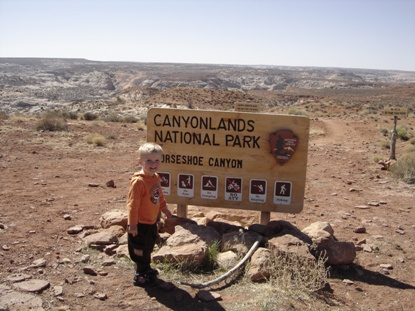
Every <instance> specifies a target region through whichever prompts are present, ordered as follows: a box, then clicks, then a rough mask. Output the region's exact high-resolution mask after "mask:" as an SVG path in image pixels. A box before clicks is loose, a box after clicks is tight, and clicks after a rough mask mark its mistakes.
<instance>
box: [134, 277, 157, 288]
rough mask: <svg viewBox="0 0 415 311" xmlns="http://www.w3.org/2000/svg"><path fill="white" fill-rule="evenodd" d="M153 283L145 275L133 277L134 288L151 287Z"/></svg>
mask: <svg viewBox="0 0 415 311" xmlns="http://www.w3.org/2000/svg"><path fill="white" fill-rule="evenodd" d="M152 283H153V279H152V278H151V277H150V276H149V275H147V274H135V275H134V282H133V284H134V286H141V287H145V286H148V285H151V284H152Z"/></svg>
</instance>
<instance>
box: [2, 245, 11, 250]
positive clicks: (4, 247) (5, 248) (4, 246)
mask: <svg viewBox="0 0 415 311" xmlns="http://www.w3.org/2000/svg"><path fill="white" fill-rule="evenodd" d="M1 249H2V250H4V251H8V250H10V247H8V246H7V245H3V246H2V247H1Z"/></svg>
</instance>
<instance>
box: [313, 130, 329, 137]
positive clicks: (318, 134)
mask: <svg viewBox="0 0 415 311" xmlns="http://www.w3.org/2000/svg"><path fill="white" fill-rule="evenodd" d="M324 135H326V132H325V131H324V129H322V128H311V129H310V137H316V136H324Z"/></svg>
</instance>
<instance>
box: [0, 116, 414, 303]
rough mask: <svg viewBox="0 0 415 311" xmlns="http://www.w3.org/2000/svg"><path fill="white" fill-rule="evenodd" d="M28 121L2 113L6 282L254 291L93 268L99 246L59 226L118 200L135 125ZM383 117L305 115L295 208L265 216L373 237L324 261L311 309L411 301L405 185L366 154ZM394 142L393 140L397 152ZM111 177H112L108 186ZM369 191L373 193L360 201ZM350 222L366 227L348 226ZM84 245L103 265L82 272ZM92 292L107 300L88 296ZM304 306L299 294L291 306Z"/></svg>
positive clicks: (144, 299)
mask: <svg viewBox="0 0 415 311" xmlns="http://www.w3.org/2000/svg"><path fill="white" fill-rule="evenodd" d="M400 122H404V123H406V124H409V125H410V126H412V128H413V126H414V123H415V122H414V119H413V118H412V119H406V120H403V121H400ZM34 123H35V121H34V120H26V119H24V120H22V119H9V120H1V121H0V176H1V186H0V223H1V224H2V227H4V229H0V247H2V249H0V283H2V284H8V285H10V283H9V282H8V281H7V277H8V276H10V275H11V274H14V273H19V272H24V273H27V274H30V275H32V276H33V277H34V278H40V279H46V280H48V281H49V282H50V283H51V288H50V289H48V290H45V291H43V292H42V293H40V294H38V295H39V296H40V297H41V298H42V300H43V302H44V308H45V309H47V310H58V309H59V308H60V309H61V310H66V309H67V310H93V309H95V308H99V309H100V310H189V311H190V310H235V309H236V306H237V303H239V302H241V301H243V300H244V299H248V298H249V297H250V295H252V294H251V293H246V292H245V293H240V292H238V291H237V289H236V287H237V285H234V286H230V287H225V288H223V289H221V290H219V291H218V293H219V294H220V295H221V300H220V301H214V302H201V301H199V300H198V299H197V298H196V297H195V294H196V292H197V291H196V290H193V289H190V288H189V287H185V286H182V285H180V284H177V282H175V280H166V281H172V282H173V283H175V285H177V286H178V288H177V289H176V290H173V291H163V290H161V289H158V288H151V289H147V290H146V289H142V288H137V287H134V286H132V283H131V276H132V267H131V266H128V265H127V264H122V263H117V264H115V265H112V266H108V267H102V262H103V261H104V260H105V259H106V257H107V255H105V254H103V253H100V252H96V251H91V250H86V249H84V248H83V247H82V243H81V240H80V238H79V237H77V236H72V235H69V234H67V232H66V230H67V229H68V228H69V227H72V226H74V225H79V224H82V225H94V226H99V217H100V215H102V214H103V213H105V212H106V211H109V210H112V209H116V208H124V206H125V198H126V192H127V187H128V183H129V178H130V176H131V175H132V173H133V172H134V171H135V170H136V169H137V166H136V160H135V158H136V153H135V150H136V149H137V147H138V145H139V144H140V142H142V141H144V140H145V139H146V137H145V132H143V131H138V130H137V128H136V126H135V125H134V124H120V123H105V122H101V121H91V122H87V121H71V123H70V124H69V130H68V131H67V132H55V133H49V132H38V131H36V130H34ZM383 127H385V128H391V127H392V121H391V120H390V118H386V117H379V118H377V119H373V118H368V117H361V118H356V117H353V118H350V119H348V118H347V117H343V118H341V119H340V118H325V119H316V118H314V119H312V120H311V132H312V136H311V138H310V143H309V155H308V169H307V183H306V197H305V205H304V210H303V212H302V213H300V214H296V215H291V214H272V215H271V219H275V220H277V219H282V220H288V221H290V222H291V223H293V224H294V225H296V226H298V227H299V228H303V227H305V226H308V225H309V224H311V223H313V222H315V221H320V220H321V221H328V222H330V223H331V225H332V226H333V228H334V230H335V236H336V237H337V239H338V240H341V241H352V242H355V243H357V242H358V241H363V240H366V244H367V245H371V247H372V251H371V252H368V251H359V252H358V254H357V258H356V261H355V265H354V266H352V267H349V269H333V271H331V277H330V278H329V286H328V287H327V289H326V291H324V292H322V293H321V297H324V299H320V300H319V302H316V303H314V304H313V306H312V307H313V308H316V306H317V308H318V309H321V310H415V302H414V300H413V297H414V294H415V291H414V289H415V287H414V286H415V268H414V262H415V251H414V249H413V242H414V238H415V226H414V219H415V215H414V208H413V206H414V203H413V200H414V198H415V187H414V185H408V184H405V183H402V182H398V181H396V180H394V179H393V178H392V177H391V176H390V173H389V172H388V171H382V170H380V166H379V165H378V164H377V163H375V161H374V158H375V157H378V158H384V159H387V158H388V156H389V151H388V150H386V149H382V148H381V147H380V144H379V142H380V141H382V140H384V139H385V138H384V137H382V136H381V134H380V131H379V129H380V128H383ZM89 133H100V134H102V135H104V136H106V137H111V138H112V139H109V140H108V141H107V145H106V146H105V147H94V146H93V145H88V144H87V143H85V140H84V137H85V136H86V135H87V134H89ZM313 133H318V134H320V135H317V134H313ZM406 144H407V143H406ZM404 146H405V143H403V142H398V146H397V156H398V157H399V154H400V152H402V149H403V148H404ZM109 180H114V181H115V184H116V188H109V187H106V182H107V181H109ZM90 183H96V184H99V186H98V187H90V186H89V184H90ZM371 201H377V202H380V204H379V205H378V206H370V205H369V208H365V209H363V208H359V206H362V205H367V204H368V203H369V202H371ZM170 208H171V210H174V208H175V207H174V206H170ZM201 210H202V211H203V208H201ZM228 212H229V213H249V212H244V211H236V210H230V211H228ZM252 213H256V212H252ZM252 213H251V214H252ZM66 214H67V215H70V219H65V218H67V217H64V215H66ZM258 216H259V215H258ZM360 226H364V227H365V228H366V233H355V232H354V229H355V228H357V227H360ZM85 254H90V255H91V265H94V266H96V267H97V269H102V270H105V271H106V272H108V275H106V276H87V275H85V274H84V273H83V270H82V266H83V264H81V263H80V262H79V261H80V258H81V257H82V256H83V255H85ZM39 258H45V259H46V261H47V265H46V267H42V268H27V267H28V266H30V265H31V264H32V262H33V261H34V260H36V259H39ZM382 264H390V265H391V269H383V268H382V267H381V265H382ZM161 277H163V275H162V276H161ZM344 279H349V280H351V281H352V282H353V283H352V284H350V285H347V284H345V283H344V282H343V280H344ZM56 285H61V286H62V287H63V295H62V296H61V297H55V296H54V295H53V292H52V287H53V286H56ZM96 293H105V294H106V295H107V299H105V300H100V299H97V298H95V297H94V295H95V294H96ZM309 308H311V306H310V305H308V304H304V303H302V302H301V301H299V302H298V303H297V304H296V305H295V306H293V310H294V309H295V310H305V309H309ZM239 310H243V309H241V308H239Z"/></svg>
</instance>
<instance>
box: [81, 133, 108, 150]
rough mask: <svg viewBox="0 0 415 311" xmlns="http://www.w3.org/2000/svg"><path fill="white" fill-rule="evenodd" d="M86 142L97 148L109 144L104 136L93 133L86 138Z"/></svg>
mask: <svg viewBox="0 0 415 311" xmlns="http://www.w3.org/2000/svg"><path fill="white" fill-rule="evenodd" d="M85 141H86V143H87V144H90V145H92V144H93V145H95V146H97V147H104V146H105V144H106V143H107V140H106V138H105V137H104V136H102V135H101V134H98V133H93V134H89V135H87V136H85Z"/></svg>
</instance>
